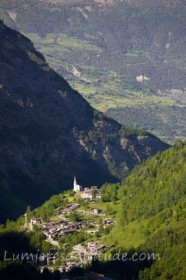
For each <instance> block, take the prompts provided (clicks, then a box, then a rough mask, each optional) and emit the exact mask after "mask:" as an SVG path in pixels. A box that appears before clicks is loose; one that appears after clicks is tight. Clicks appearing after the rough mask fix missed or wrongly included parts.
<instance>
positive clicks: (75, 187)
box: [73, 177, 82, 192]
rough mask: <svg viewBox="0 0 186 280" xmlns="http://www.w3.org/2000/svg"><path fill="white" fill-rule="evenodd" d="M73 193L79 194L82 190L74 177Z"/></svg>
mask: <svg viewBox="0 0 186 280" xmlns="http://www.w3.org/2000/svg"><path fill="white" fill-rule="evenodd" d="M73 187H74V191H75V192H80V191H81V190H82V186H80V185H78V183H77V180H76V177H74V186H73Z"/></svg>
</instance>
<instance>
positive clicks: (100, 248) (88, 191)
mask: <svg viewBox="0 0 186 280" xmlns="http://www.w3.org/2000/svg"><path fill="white" fill-rule="evenodd" d="M73 190H74V192H75V193H78V195H80V197H81V198H82V199H83V200H84V201H86V202H87V201H88V202H89V203H90V204H91V203H94V202H95V200H97V199H100V198H101V191H100V190H99V189H98V188H97V186H92V187H90V188H84V189H83V187H82V186H81V185H79V184H78V183H77V180H76V178H74V183H73ZM80 208H81V205H80V204H78V203H71V204H68V205H66V206H64V207H61V208H60V209H59V210H58V213H57V216H58V218H59V220H58V221H56V222H54V221H50V222H48V223H44V222H43V221H42V219H41V218H32V219H31V220H30V229H31V230H32V229H33V227H34V226H37V227H38V228H39V229H40V230H41V231H42V232H43V234H44V235H45V236H46V240H47V241H48V242H50V243H51V244H52V245H54V246H56V247H57V248H59V249H60V245H59V242H58V240H59V238H61V237H64V236H66V235H71V234H74V233H78V232H82V231H83V232H86V233H88V234H89V235H90V236H91V235H92V236H95V233H96V232H97V231H98V229H99V226H100V225H99V223H97V222H96V221H92V222H90V223H89V225H88V224H87V221H86V220H81V221H76V222H72V221H70V220H69V219H68V215H70V213H72V212H74V211H76V213H79V214H84V215H93V216H94V215H95V216H96V217H101V218H102V219H101V220H102V226H103V227H104V228H105V227H106V226H108V225H113V224H114V223H115V221H114V220H113V219H111V218H108V217H106V213H105V211H103V210H101V209H98V208H95V207H92V208H89V209H88V210H83V209H80ZM90 226H91V229H90ZM65 246H67V247H68V244H66V245H65ZM109 248H110V247H109V246H106V245H105V244H101V243H100V242H99V240H97V241H94V242H87V243H85V244H84V245H82V244H77V245H75V246H73V250H72V252H71V255H72V256H73V258H72V259H70V258H69V259H68V260H66V262H65V263H64V264H63V265H65V270H66V271H68V270H70V269H72V268H74V267H77V266H78V267H83V266H84V265H85V263H87V262H88V261H91V259H92V258H93V257H96V256H99V255H100V254H101V253H104V252H105V251H107V250H108V249H109ZM74 256H77V260H76V261H75V260H74ZM52 261H53V262H54V263H55V257H54V258H53V259H52ZM61 270H64V267H61Z"/></svg>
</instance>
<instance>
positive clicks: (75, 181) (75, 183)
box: [74, 177, 77, 190]
mask: <svg viewBox="0 0 186 280" xmlns="http://www.w3.org/2000/svg"><path fill="white" fill-rule="evenodd" d="M76 186H77V180H76V177H74V190H75V188H76Z"/></svg>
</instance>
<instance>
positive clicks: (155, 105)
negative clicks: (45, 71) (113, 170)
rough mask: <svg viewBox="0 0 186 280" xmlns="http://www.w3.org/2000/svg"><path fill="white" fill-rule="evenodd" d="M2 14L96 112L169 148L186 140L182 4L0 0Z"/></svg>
mask: <svg viewBox="0 0 186 280" xmlns="http://www.w3.org/2000/svg"><path fill="white" fill-rule="evenodd" d="M0 9H1V11H2V12H0V17H1V18H3V19H4V20H5V22H6V23H7V24H9V26H11V27H13V28H17V29H19V30H20V31H21V32H23V33H24V34H26V35H27V36H28V37H29V38H31V40H33V42H34V44H35V46H36V48H37V49H39V50H40V51H41V52H42V53H43V54H44V56H45V57H46V59H47V61H48V62H49V63H50V65H51V66H52V67H53V68H54V69H55V70H56V71H57V72H58V73H59V74H62V75H63V76H64V77H65V78H66V79H67V80H68V81H69V82H70V84H71V85H72V86H73V88H75V89H77V90H78V91H79V92H81V93H82V94H83V96H84V97H85V98H86V99H87V100H88V102H90V103H91V105H92V106H93V107H95V108H97V109H99V110H101V111H102V112H106V114H107V115H108V116H111V117H113V118H114V119H116V120H117V121H119V122H121V123H123V124H126V123H127V122H128V120H129V122H130V124H132V125H134V126H137V127H139V128H142V129H145V130H146V129H149V130H150V131H151V132H153V133H154V134H156V135H158V136H160V137H161V138H162V139H164V140H166V141H169V142H170V143H171V142H172V143H174V142H175V140H176V139H180V138H182V139H184V138H185V137H186V131H185V125H184V124H185V119H186V107H185V104H186V97H185V96H186V81H185V76H186V72H185V63H186V56H185V53H186V47H185V46H186V36H185V34H186V32H185V26H186V17H185V14H186V5H185V1H184V0H171V1H170V0H164V1H160V0H155V1H147V0H140V1H137V0H132V1H127V0H124V1H119V0H118V1H101V0H100V1H94V0H89V1H86V0H79V1H74V0H71V1H64V0H60V1H50V0H48V1H38V0H32V1H29V0H2V1H1V3H0ZM134 111H135V112H136V113H135V115H137V118H135V120H134V118H133V112H134ZM148 111H152V115H151V116H150V118H144V113H146V112H148ZM143 112H144V113H143ZM175 112H176V113H175ZM157 121H158V122H160V123H161V124H162V125H157Z"/></svg>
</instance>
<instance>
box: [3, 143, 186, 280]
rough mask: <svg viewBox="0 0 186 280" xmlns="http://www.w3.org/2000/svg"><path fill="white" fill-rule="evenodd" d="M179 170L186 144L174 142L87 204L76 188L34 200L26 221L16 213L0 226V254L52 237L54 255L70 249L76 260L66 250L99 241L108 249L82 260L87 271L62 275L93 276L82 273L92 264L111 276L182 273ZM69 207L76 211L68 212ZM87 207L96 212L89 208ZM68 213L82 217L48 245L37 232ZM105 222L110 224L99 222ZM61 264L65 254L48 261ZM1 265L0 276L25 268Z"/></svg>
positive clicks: (184, 212) (185, 165)
mask: <svg viewBox="0 0 186 280" xmlns="http://www.w3.org/2000/svg"><path fill="white" fill-rule="evenodd" d="M185 174H186V143H185V142H181V141H179V142H177V143H176V145H174V146H173V147H172V148H170V149H168V150H166V151H164V152H162V153H158V154H157V155H155V156H154V157H152V158H150V159H148V160H147V161H146V162H144V163H143V164H141V165H139V166H137V167H136V168H135V169H134V170H133V171H132V172H131V174H130V175H129V176H127V177H126V178H125V179H124V180H123V182H122V183H121V184H118V183H117V184H110V183H107V184H104V185H103V186H102V188H101V199H100V198H98V199H96V198H94V202H93V203H90V202H87V201H85V200H83V199H82V198H81V197H80V194H79V193H77V194H75V193H73V191H68V192H65V193H62V194H60V195H55V196H52V197H51V198H50V199H49V200H48V201H47V202H45V203H44V204H43V205H42V206H41V207H39V208H37V209H35V210H33V211H30V209H27V221H25V218H24V217H23V216H22V217H20V218H19V219H18V220H17V221H16V222H10V221H9V222H7V224H6V226H5V225H4V226H1V227H0V245H1V246H0V248H1V249H0V260H1V261H2V258H3V252H4V250H8V252H9V256H11V253H12V252H14V253H15V252H16V253H17V252H20V250H21V248H22V251H23V252H25V251H26V250H27V251H26V252H35V251H37V250H38V248H39V250H41V252H44V253H45V254H46V253H47V252H49V251H50V250H51V249H52V248H53V249H54V248H55V246H54V245H56V244H58V248H57V251H58V255H59V256H60V255H63V256H65V257H69V256H72V260H71V259H70V258H68V262H70V261H71V262H72V263H73V265H74V264H75V265H77V266H78V258H77V261H76V259H75V258H74V256H75V255H73V253H72V252H74V251H73V250H74V248H76V250H77V249H78V248H80V249H81V250H82V249H83V248H84V251H85V250H87V247H86V244H101V245H102V247H103V245H104V247H103V248H105V247H106V248H107V249H106V251H104V249H103V250H102V251H101V255H98V258H95V259H94V261H93V262H92V263H91V262H88V263H87V264H86V266H85V267H84V269H85V271H86V272H87V273H88V274H86V275H87V277H86V276H85V277H84V278H83V276H82V274H83V272H84V270H83V269H80V268H79V270H78V269H77V270H72V271H69V274H68V275H63V277H65V276H66V277H68V279H73V278H71V277H72V275H74V276H77V275H79V276H80V278H78V279H87V280H88V279H95V277H96V275H94V277H93V275H92V278H91V275H89V272H90V271H94V272H96V273H99V275H100V274H104V275H106V276H108V277H111V279H118V280H132V279H133V280H145V279H153V280H161V279H172V280H184V279H185V275H186V268H185V258H186V242H185V238H186V183H185V182H186V178H185V176H186V175H185ZM77 203H78V204H77ZM73 206H74V208H76V210H73V211H70V210H69V212H68V209H69V208H70V207H73ZM92 209H93V210H95V209H97V210H99V211H98V212H96V213H95V211H92ZM99 213H100V214H99ZM64 217H65V220H64ZM31 220H35V221H39V223H38V224H36V225H34V226H33V229H32V230H31V229H30V226H28V225H27V224H26V222H29V221H31ZM67 220H69V221H70V222H71V224H73V223H74V225H75V224H76V225H77V224H78V222H79V224H81V223H83V224H84V227H83V228H82V229H79V230H74V232H73V233H71V234H70V235H68V234H67V233H66V235H65V234H64V235H60V236H57V235H56V237H55V241H57V243H55V244H53V245H51V244H50V243H49V242H47V240H46V236H45V235H44V234H43V232H45V230H46V228H47V227H48V228H50V229H53V232H54V229H55V227H57V226H58V227H59V226H60V223H61V225H62V224H63V223H64V222H67ZM105 221H109V222H110V223H109V224H106V223H105ZM70 222H69V224H70ZM52 227H53V228H52ZM87 229H89V230H87ZM90 229H91V230H92V231H93V232H94V231H95V233H94V234H93V235H90V234H89V233H88V232H89V231H90ZM61 230H64V229H61ZM64 231H65V230H64ZM51 232H52V231H51ZM53 238H54V237H53ZM15 239H16V241H17V242H16V243H15V242H14V240H15ZM5 241H6V242H5ZM48 241H49V240H48ZM7 244H9V245H7ZM67 244H68V248H67ZM12 247H13V248H12ZM55 250H56V248H55ZM84 251H81V253H82V254H83V253H84ZM76 252H77V251H76ZM95 252H96V251H94V253H95ZM95 256H96V255H95ZM109 256H110V257H109ZM64 263H65V259H63V260H60V259H58V260H57V261H56V262H55V263H54V264H52V263H51V262H49V263H48V264H49V266H50V268H51V266H52V268H54V269H57V268H61V267H63V266H64ZM9 265H10V266H9ZM0 267H2V268H3V269H2V270H0V275H2V276H4V277H5V276H6V277H8V276H9V277H10V276H11V275H13V273H15V272H16V273H17V275H19V276H20V277H21V274H22V273H23V272H24V273H26V271H30V269H31V268H29V267H27V266H22V267H20V266H19V265H17V266H16V265H15V264H14V265H12V264H11V262H6V263H3V262H2V263H1V262H0ZM46 272H47V271H45V274H44V275H45V277H46V275H47V274H46ZM72 272H73V273H74V274H71V273H72ZM78 273H79V274H78ZM48 274H49V273H48ZM44 275H40V277H44ZM34 276H35V277H36V276H37V277H38V279H40V278H39V274H38V272H37V273H36V271H35V274H34V270H33V268H32V273H29V277H30V278H29V279H34ZM81 276H82V278H81ZM48 277H49V276H48ZM50 277H51V276H50ZM55 277H56V278H55ZM53 278H54V279H56V280H58V279H60V273H57V272H56V273H55V274H54V275H53ZM6 279H9V278H6ZM10 279H11V278H10ZM20 279H22V278H20ZM41 279H45V278H41ZM47 279H50V278H47Z"/></svg>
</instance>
